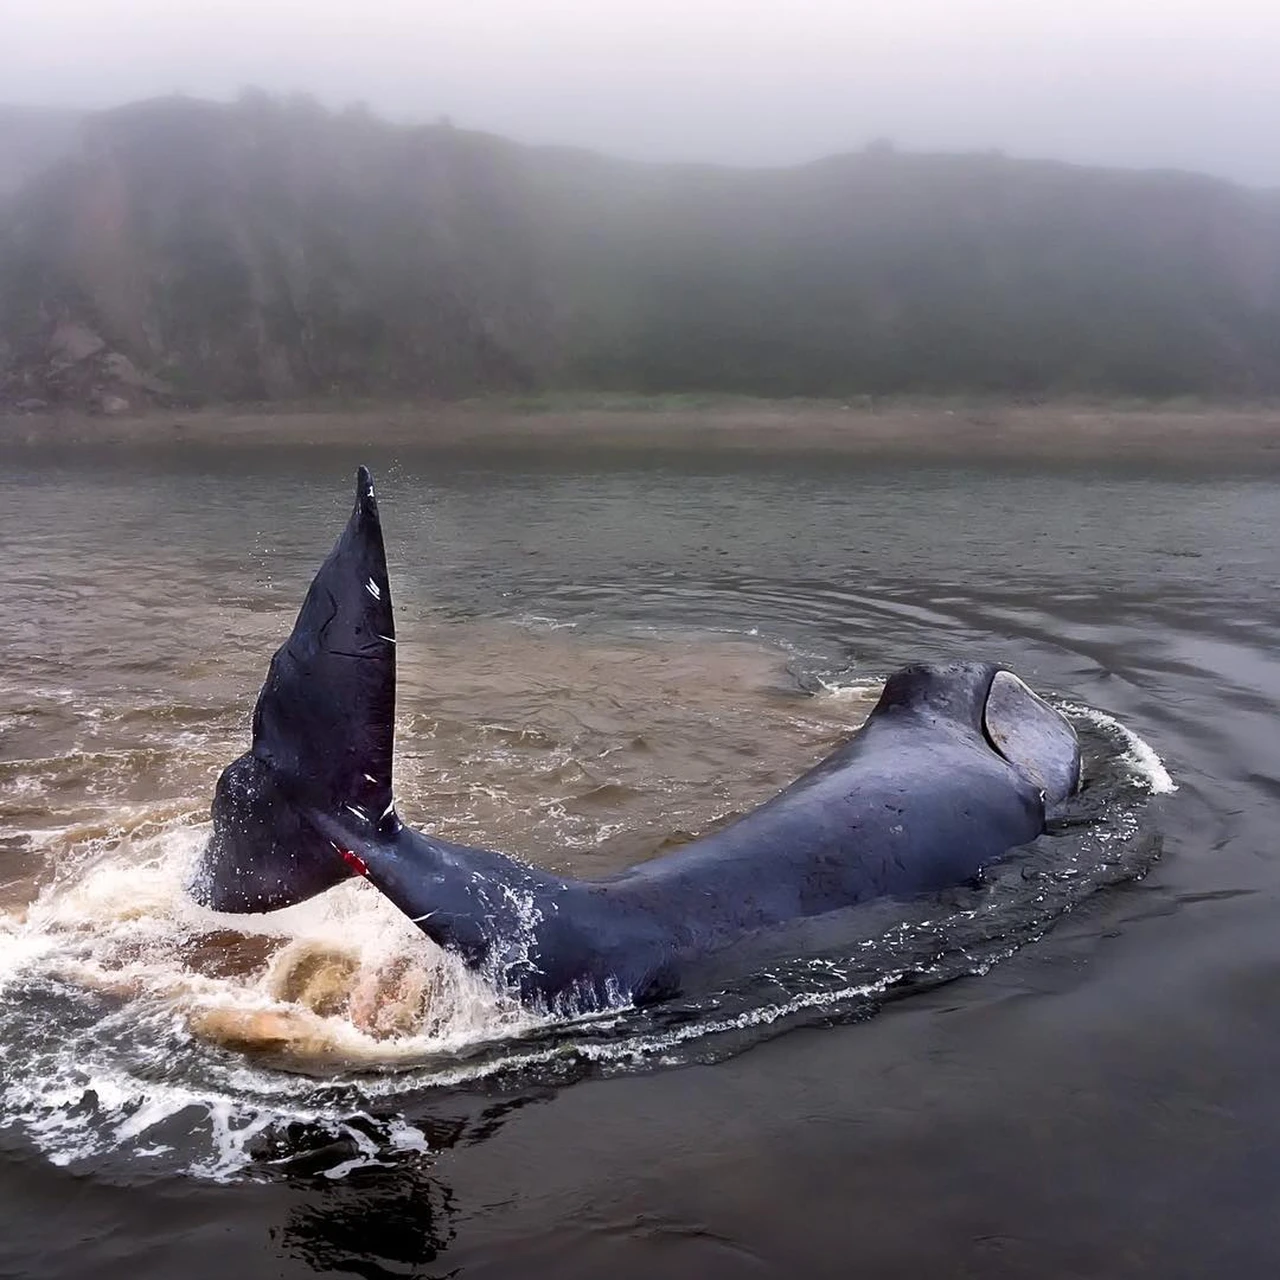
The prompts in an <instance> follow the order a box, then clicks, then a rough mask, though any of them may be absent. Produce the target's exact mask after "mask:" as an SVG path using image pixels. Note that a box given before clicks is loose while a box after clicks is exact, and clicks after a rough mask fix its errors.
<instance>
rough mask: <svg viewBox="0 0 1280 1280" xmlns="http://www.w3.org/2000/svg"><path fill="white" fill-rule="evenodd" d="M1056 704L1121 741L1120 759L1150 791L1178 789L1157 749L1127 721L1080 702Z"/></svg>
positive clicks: (1069, 713) (1158, 793) (1163, 791)
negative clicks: (1124, 722) (1131, 727)
mask: <svg viewBox="0 0 1280 1280" xmlns="http://www.w3.org/2000/svg"><path fill="white" fill-rule="evenodd" d="M1056 705H1057V706H1058V708H1059V709H1060V710H1062V711H1065V712H1066V713H1067V715H1069V716H1074V717H1075V718H1076V719H1078V720H1083V721H1084V722H1085V723H1086V724H1089V725H1092V726H1093V727H1094V728H1095V729H1099V730H1101V731H1102V732H1103V733H1105V734H1107V735H1108V736H1110V737H1112V738H1113V739H1117V740H1118V741H1119V742H1120V743H1122V744H1123V749H1122V750H1121V752H1120V756H1119V759H1120V761H1121V763H1123V764H1125V765H1127V766H1128V767H1129V769H1131V770H1132V771H1133V773H1134V774H1135V775H1136V776H1137V777H1139V778H1140V779H1141V780H1142V782H1143V784H1144V785H1145V786H1146V788H1147V790H1148V791H1149V792H1150V793H1151V794H1152V795H1154V796H1160V795H1169V794H1171V793H1172V792H1174V791H1177V789H1178V784H1177V783H1176V782H1174V780H1173V777H1172V775H1171V774H1170V773H1169V770H1168V769H1166V768H1165V764H1164V761H1163V760H1161V758H1160V756H1159V754H1158V753H1157V752H1156V749H1155V748H1154V747H1153V746H1152V745H1151V744H1150V743H1149V742H1147V741H1146V740H1145V739H1144V738H1141V737H1139V736H1138V734H1136V733H1135V732H1134V731H1133V730H1132V729H1130V728H1129V727H1128V726H1127V725H1125V724H1122V723H1121V722H1120V721H1119V720H1117V719H1116V718H1115V717H1114V716H1109V715H1108V714H1107V713H1106V712H1105V711H1099V710H1097V708H1095V707H1087V706H1084V705H1083V704H1082V703H1078V702H1058V703H1057V704H1056Z"/></svg>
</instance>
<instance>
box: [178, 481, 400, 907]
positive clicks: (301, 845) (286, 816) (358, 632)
mask: <svg viewBox="0 0 1280 1280" xmlns="http://www.w3.org/2000/svg"><path fill="white" fill-rule="evenodd" d="M395 703H396V661H395V622H394V620H393V617H392V610H391V588H390V583H389V581H388V576H387V560H386V552H385V549H384V546H383V541H382V525H381V522H380V520H379V518H378V504H377V500H376V498H375V497H374V492H373V480H372V478H371V477H370V475H369V472H368V470H367V468H365V467H361V468H360V469H359V471H358V472H357V475H356V499H355V507H354V509H353V510H352V512H351V518H350V519H349V520H348V521H347V525H346V528H345V529H344V530H343V532H342V535H341V537H339V539H338V541H337V543H336V544H335V546H334V548H333V550H332V551H331V552H330V553H329V557H328V559H326V560H325V562H324V564H322V565H321V566H320V570H319V572H318V573H317V574H316V576H315V578H314V580H313V581H312V583H311V588H310V590H309V591H308V592H307V596H306V599H305V600H304V601H303V604H302V609H301V610H300V611H299V613H298V618H297V621H296V622H295V623H294V625H293V631H292V632H291V633H290V635H289V638H288V639H287V640H286V641H285V642H284V644H283V645H281V646H280V648H279V649H278V650H277V651H276V653H275V656H274V657H273V658H272V659H271V667H270V669H269V671H268V672H267V679H266V682H265V683H264V684H263V686H262V692H261V693H260V694H259V695H258V702H257V706H256V707H255V708H254V712H253V745H252V746H251V748H250V750H249V751H248V752H246V753H245V754H244V755H242V756H241V757H240V758H239V759H238V760H235V761H234V762H232V764H230V765H229V766H228V767H227V768H226V770H224V772H223V774H222V776H221V778H219V780H218V786H217V790H216V792H215V794H214V800H213V833H212V835H211V836H210V838H209V841H208V844H207V845H206V847H205V851H204V854H203V858H202V861H201V864H200V866H199V868H198V870H197V873H196V876H195V878H194V880H193V882H192V885H191V891H192V893H193V895H194V896H195V897H196V898H197V899H198V900H199V901H201V902H203V903H204V904H205V905H207V906H210V907H212V908H214V909H215V910H219V911H240V912H245V911H270V910H274V909H276V908H278V907H285V906H290V905H292V904H293V903H295V902H301V901H303V900H304V899H306V898H309V897H312V896H313V895H315V894H317V893H320V892H322V891H323V890H325V889H327V888H329V887H331V886H332V885H334V884H337V883H338V882H339V881H341V880H343V879H345V878H346V877H347V876H349V875H350V874H352V868H351V867H349V866H348V864H347V862H346V861H344V858H343V855H342V851H341V849H340V848H339V847H338V846H336V845H335V844H334V843H333V842H332V841H331V840H329V839H328V838H327V837H325V836H324V835H323V834H321V832H320V830H319V829H318V828H317V826H316V824H315V822H314V820H313V818H311V817H309V815H315V814H317V813H318V814H323V815H326V816H332V817H336V816H339V815H342V814H346V815H347V816H349V817H351V818H354V819H355V820H356V821H357V823H358V824H359V825H360V826H362V827H364V828H366V829H368V830H371V831H378V832H382V833H386V834H393V833H394V832H395V831H396V830H398V829H399V819H398V818H397V817H396V814H395V804H394V800H393V797H392V780H391V758H392V748H393V741H394V734H395Z"/></svg>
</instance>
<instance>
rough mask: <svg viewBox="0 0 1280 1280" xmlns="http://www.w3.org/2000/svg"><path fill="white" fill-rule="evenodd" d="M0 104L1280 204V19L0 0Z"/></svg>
mask: <svg viewBox="0 0 1280 1280" xmlns="http://www.w3.org/2000/svg"><path fill="white" fill-rule="evenodd" d="M0 43H3V45H4V57H3V66H4V81H3V84H0V98H3V99H5V100H7V101H9V102H17V103H29V104H60V105H76V106H106V105H112V104H115V103H118V102H123V101H126V100H129V99H132V98H138V97H149V96H153V95H156V94H161V93H171V92H173V91H175V90H181V91H184V92H187V93H192V94H197V95H203V96H211V97H219V98H227V97H231V96H234V94H235V93H236V92H237V91H238V90H239V89H240V88H242V87H244V86H248V85H258V86H261V87H263V88H267V89H272V90H295V89H300V90H307V91H310V92H313V93H315V94H316V95H317V96H318V97H320V98H321V99H323V100H324V101H326V102H329V103H331V104H333V105H342V104H343V103H347V102H351V101H364V102H366V103H368V105H369V106H371V107H373V108H374V109H375V110H377V111H379V112H381V113H384V114H388V115H391V116H393V117H395V118H402V119H432V118H434V117H436V116H438V115H441V114H447V115H449V116H450V117H451V118H452V119H453V120H454V122H455V123H457V124H459V125H466V126H472V127H476V128H483V129H491V130H494V131H497V132H500V133H505V134H508V135H511V136H514V137H518V138H523V139H527V140H530V141H536V142H562V143H570V144H574V145H580V146H587V147H593V148H596V149H598V150H603V151H609V152H613V153H615V154H621V155H628V156H635V157H640V158H655V159H679V160H716V161H725V162H732V163H749V164H774V163H787V162H792V161H800V160H806V159H810V158H813V157H815V156H819V155H822V154H826V153H829V152H833V151H840V150H848V149H850V148H855V147H859V146H861V145H863V144H864V143H865V142H867V141H868V140H869V139H872V138H877V137H887V138H891V139H893V140H894V142H896V143H897V145H899V146H900V147H903V148H912V149H916V148H930V149H948V150H952V149H974V148H981V149H985V148H989V147H997V148H1002V149H1004V150H1006V151H1008V152H1010V153H1012V154H1017V155H1036V156H1053V157H1058V158H1062V159H1069V160H1079V161H1089V162H1101V163H1106V164H1125V165H1128V164H1134V165H1162V166H1164V165H1172V166H1178V167H1182V168H1192V169H1202V170H1205V171H1208V172H1212V173H1218V174H1222V175H1225V176H1227V177H1232V178H1237V179H1240V180H1242V181H1245V182H1256V183H1266V184H1275V185H1280V136H1278V133H1280V131H1278V130H1277V122H1280V0H1055V2H1053V3H1049V2H1047V0H348V2H346V3H343V2H340V0H306V2H295V0H217V2H216V3H215V2H214V0H0Z"/></svg>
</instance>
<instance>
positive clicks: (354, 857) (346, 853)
mask: <svg viewBox="0 0 1280 1280" xmlns="http://www.w3.org/2000/svg"><path fill="white" fill-rule="evenodd" d="M338 852H339V853H340V854H342V860H343V862H345V863H346V864H347V866H349V867H350V868H351V870H352V871H354V872H355V873H356V875H358V876H367V875H368V874H369V866H368V864H367V863H366V862H365V860H364V859H363V858H362V857H361V856H360V855H359V854H358V853H352V851H351V850H350V849H339V850H338Z"/></svg>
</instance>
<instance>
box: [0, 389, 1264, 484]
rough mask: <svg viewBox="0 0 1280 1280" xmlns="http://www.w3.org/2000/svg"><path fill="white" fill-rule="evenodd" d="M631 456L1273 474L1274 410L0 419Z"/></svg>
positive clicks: (191, 439) (4, 427) (118, 431)
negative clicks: (1113, 465) (1111, 465)
mask: <svg viewBox="0 0 1280 1280" xmlns="http://www.w3.org/2000/svg"><path fill="white" fill-rule="evenodd" d="M355 444H370V445H377V446H380V447H384V448H385V447H395V448H405V449H418V448H421V449H427V450H431V449H439V450H470V449H475V448H483V449H490V448H492V449H499V448H501V449H520V450H535V451H536V450H539V449H556V450H563V449H564V448H566V447H580V448H584V449H586V448H590V449H593V450H594V449H604V450H616V451H619V452H628V453H637V452H639V453H644V452H650V451H661V452H666V453H680V452H689V453H700V452H709V451H720V450H728V451H743V452H755V453H770V452H780V451H785V452H787V453H803V452H813V453H817V454H824V453H830V454H840V455H854V456H866V457H879V458H889V459H892V458H901V459H903V460H928V461H935V462H942V461H965V462H1002V461H1004V462H1015V461H1023V462H1033V461H1045V462H1049V461H1080V462H1088V461H1099V462H1106V461H1125V462H1131V463H1150V464H1152V465H1161V464H1165V465H1168V464H1175V465H1176V464H1178V463H1193V462H1202V461H1211V462H1215V463H1218V464H1225V465H1258V466H1262V467H1265V468H1267V469H1272V468H1274V469H1277V470H1280V408H1272V407H1262V408H1237V407H1220V408H1216V407H1206V406H1197V407H1196V408H1194V409H1183V408H1167V409H1166V408H1158V407H1150V408H1147V407H1140V408H1128V407H1121V408H1107V407H1097V406H1080V405H1071V404H1061V405H1053V404H1046V405H1037V406H1031V407H1024V406H1008V407H990V408H972V407H971V408H963V407H939V406H927V405H926V406H910V405H904V406H898V405H890V406H886V407H883V408H880V407H874V408H871V407H865V406H860V405H851V406H847V407H846V406H842V405H839V404H816V403H812V402H808V403H806V402H800V403H798V404H790V403H788V402H785V401H779V402H763V403H762V402H753V403H747V404H733V403H726V404H723V405H711V406H706V407H692V408H689V407H684V406H679V407H674V408H662V407H659V408H609V407H606V408H590V407H586V408H576V407H575V408H567V409H541V408H536V409H523V410H522V409H518V408H515V409H513V408H511V407H510V406H507V405H503V404H501V403H497V404H487V403H485V402H470V403H464V404H448V405H425V406H424V405H415V406H404V405H393V406H386V407H367V406H363V407H359V408H351V409H338V408H328V407H322V408H303V409H299V408H287V409H285V408H282V409H270V408H256V407H255V408H252V409H241V408H227V407H219V408H210V409H201V410H193V411H177V412H161V411H155V412H152V413H149V414H146V415H142V416H136V417H134V416H121V417H103V416H93V415H89V414H85V413H66V414H57V413H50V414H40V415H34V414H33V415H11V416H3V415H0V446H19V447H21V446H41V445H57V446H80V445H110V446H124V447H128V446H141V447H153V446H169V447H172V446H183V447H185V446H196V447H210V446H227V447H236V448H240V447H279V446H291V447H306V446H341V445H355Z"/></svg>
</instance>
